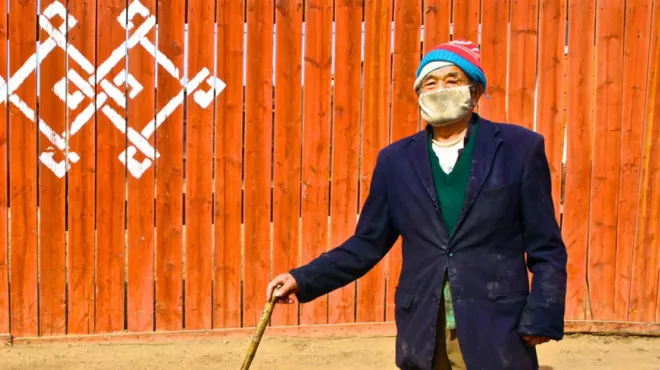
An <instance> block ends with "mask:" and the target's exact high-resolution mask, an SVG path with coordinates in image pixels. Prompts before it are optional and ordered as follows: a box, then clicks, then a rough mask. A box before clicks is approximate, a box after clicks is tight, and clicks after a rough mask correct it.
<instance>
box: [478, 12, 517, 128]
mask: <svg viewBox="0 0 660 370" xmlns="http://www.w3.org/2000/svg"><path fill="white" fill-rule="evenodd" d="M509 5H510V4H509V0H502V1H487V2H484V3H483V5H482V8H481V19H482V30H483V31H482V34H481V48H480V51H481V66H482V68H483V69H484V73H485V74H486V80H487V81H488V83H487V87H486V93H487V94H488V96H489V97H490V99H489V100H487V99H483V98H482V99H481V100H480V101H479V114H480V115H481V116H482V117H484V118H486V119H489V120H492V121H495V122H505V121H506V84H507V81H506V76H507V58H508V55H509V34H508V32H509V29H508V22H505V20H508V19H509ZM512 52H515V51H512Z"/></svg>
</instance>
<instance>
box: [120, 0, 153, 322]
mask: <svg viewBox="0 0 660 370" xmlns="http://www.w3.org/2000/svg"><path fill="white" fill-rule="evenodd" d="M141 3H142V5H144V7H145V8H146V9H147V10H149V13H151V14H154V15H155V14H156V2H155V1H154V0H141ZM143 21H144V19H143V18H142V17H141V16H136V17H135V18H133V19H131V22H133V24H134V25H135V27H139V26H140V25H141V24H142V22H143ZM133 32H134V31H133ZM129 35H130V34H129ZM129 37H130V36H129ZM146 38H147V39H148V40H149V41H150V42H151V43H152V44H153V45H156V30H155V28H154V29H152V30H151V31H149V32H148V33H147V35H146ZM155 72H156V68H155V66H154V58H153V57H152V56H151V54H149V51H148V49H146V48H145V47H141V45H140V46H137V47H133V48H131V49H130V50H129V51H128V73H129V74H130V75H132V76H139V82H140V84H141V85H142V91H140V93H139V94H138V95H136V96H135V97H134V98H132V99H128V104H127V109H126V116H127V117H128V125H129V127H131V128H133V129H134V130H136V131H137V132H140V131H142V129H143V128H144V127H145V126H146V125H147V123H148V122H150V121H151V120H153V119H154V117H155V116H156V104H155V98H156V95H155V94H156V92H155V90H154V88H155V84H156V73H155ZM131 91H132V88H131V87H129V91H128V93H129V94H130V93H131ZM145 140H146V141H147V142H148V143H149V145H151V147H152V148H155V145H156V141H155V136H154V135H151V136H150V137H148V138H145ZM129 145H132V144H129ZM155 154H156V153H155V149H153V150H150V151H149V155H150V156H151V158H153V157H154V156H155ZM134 158H135V160H136V161H138V162H141V163H142V161H144V160H145V159H148V156H147V155H145V154H144V153H141V152H137V153H136V154H135V156H134ZM147 163H149V167H148V168H141V169H140V170H141V171H144V172H142V175H140V177H139V178H136V177H135V176H133V175H130V174H129V176H128V179H127V186H128V193H127V202H128V209H127V214H126V217H127V233H128V235H127V242H128V248H127V253H128V256H127V257H128V282H127V291H126V293H127V294H126V299H127V302H126V308H127V310H126V316H127V318H126V319H127V325H128V330H129V331H134V332H144V331H151V330H153V329H154V252H155V250H154V242H155V240H154V237H155V230H154V216H155V215H154V211H155V209H154V196H155V190H154V187H155V175H156V172H155V169H154V168H155V167H154V165H153V163H152V162H151V160H150V162H147Z"/></svg>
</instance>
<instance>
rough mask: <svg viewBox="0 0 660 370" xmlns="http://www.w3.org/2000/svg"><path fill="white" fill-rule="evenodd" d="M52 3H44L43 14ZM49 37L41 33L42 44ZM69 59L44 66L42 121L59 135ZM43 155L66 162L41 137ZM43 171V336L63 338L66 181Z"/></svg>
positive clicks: (58, 53)
mask: <svg viewBox="0 0 660 370" xmlns="http://www.w3.org/2000/svg"><path fill="white" fill-rule="evenodd" d="M50 3H51V1H42V2H41V12H42V14H43V12H44V11H45V10H46V9H47V7H48V6H49V5H50ZM48 38H49V35H48V33H47V32H46V31H44V30H43V29H40V30H39V40H40V41H41V42H44V40H46V39H48ZM66 61H67V55H66V53H65V51H64V50H63V49H61V48H55V49H54V50H53V51H52V52H51V53H50V54H49V55H48V56H47V57H46V58H45V59H44V60H43V61H42V62H41V64H40V66H39V68H40V73H39V75H40V79H41V80H40V81H39V82H40V84H39V85H40V86H39V90H40V91H39V107H40V109H39V119H40V120H42V121H44V122H45V123H46V124H48V126H49V127H50V128H51V129H53V130H54V131H55V132H57V133H61V132H66V131H67V120H66V111H67V107H66V105H65V102H63V101H62V100H61V99H60V98H59V97H58V96H57V95H56V94H55V93H54V91H53V86H54V85H55V84H56V83H58V82H59V81H60V80H61V79H62V77H63V76H66V74H67V73H66ZM38 143H39V144H38V145H39V150H38V151H39V153H46V154H47V155H48V154H51V153H52V154H53V159H54V160H55V161H58V162H59V161H61V160H64V159H65V158H66V152H65V151H62V150H60V149H57V148H55V147H54V144H53V143H52V142H51V141H50V140H49V138H48V137H47V136H46V135H44V134H43V133H42V134H39V137H38ZM38 163H39V165H38V171H39V181H38V183H39V217H40V222H39V239H40V240H39V281H40V284H39V334H40V335H61V334H65V333H66V285H65V278H66V275H65V271H64V270H65V267H66V256H65V248H66V245H65V234H64V233H65V230H64V228H65V227H66V226H65V222H66V216H65V207H66V205H65V201H66V189H65V181H66V179H65V178H64V177H57V176H56V175H55V174H54V173H53V172H52V171H51V170H50V169H49V168H48V167H47V166H46V165H45V164H44V163H43V162H41V161H40V162H38Z"/></svg>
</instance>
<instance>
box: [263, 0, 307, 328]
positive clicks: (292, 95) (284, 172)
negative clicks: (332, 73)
mask: <svg viewBox="0 0 660 370" xmlns="http://www.w3.org/2000/svg"><path fill="white" fill-rule="evenodd" d="M303 11H304V10H303V2H302V0H296V1H282V2H278V3H277V4H276V7H275V12H276V13H275V16H276V20H275V23H276V37H277V41H276V42H275V45H276V48H277V49H276V51H275V58H276V60H275V81H276V83H275V128H274V130H275V148H274V158H273V162H274V163H273V165H274V172H273V184H274V188H273V273H274V274H280V273H284V272H286V271H289V270H290V269H291V268H293V267H295V266H297V265H298V244H299V242H300V233H299V227H300V176H301V175H300V171H301V167H300V166H301V164H300V163H301V153H300V152H301V149H300V148H301V144H302V139H301V135H302V132H301V130H302V115H301V112H302V86H301V83H302V81H301V80H302V62H301V61H302V24H303V23H302V19H303ZM308 29H309V28H308ZM308 32H309V31H308ZM272 323H273V325H296V324H298V305H280V306H279V307H277V309H276V310H275V312H273V317H272Z"/></svg>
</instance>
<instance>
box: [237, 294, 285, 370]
mask: <svg viewBox="0 0 660 370" xmlns="http://www.w3.org/2000/svg"><path fill="white" fill-rule="evenodd" d="M280 287H281V285H278V286H277V287H276V288H275V290H274V291H273V295H272V296H271V297H270V300H269V301H268V302H266V308H265V309H264V313H263V314H261V319H259V325H257V332H256V333H254V335H253V336H252V340H251V341H250V347H248V351H247V354H246V355H245V360H244V361H243V366H241V370H248V369H249V368H250V365H251V364H252V360H254V355H255V354H256V353H257V347H259V343H260V342H261V337H262V336H263V335H264V331H265V330H266V326H268V322H269V321H270V317H271V315H272V314H273V308H274V307H275V301H276V299H277V291H278V290H279V289H280Z"/></svg>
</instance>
